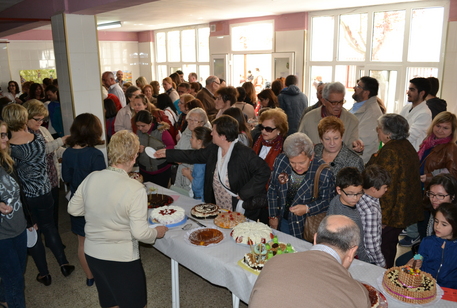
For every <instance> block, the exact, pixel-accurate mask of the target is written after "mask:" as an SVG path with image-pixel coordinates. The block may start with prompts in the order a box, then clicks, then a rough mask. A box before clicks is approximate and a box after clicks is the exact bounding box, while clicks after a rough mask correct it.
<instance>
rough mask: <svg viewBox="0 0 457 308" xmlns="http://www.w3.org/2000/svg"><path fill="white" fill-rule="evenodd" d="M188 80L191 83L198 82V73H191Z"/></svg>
mask: <svg viewBox="0 0 457 308" xmlns="http://www.w3.org/2000/svg"><path fill="white" fill-rule="evenodd" d="M188 78H189V82H198V76H197V73H190V74H189V77H188Z"/></svg>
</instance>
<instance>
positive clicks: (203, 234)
mask: <svg viewBox="0 0 457 308" xmlns="http://www.w3.org/2000/svg"><path fill="white" fill-rule="evenodd" d="M223 239H224V235H223V234H222V232H221V231H219V230H217V229H213V228H204V229H198V230H195V231H194V232H192V233H191V234H190V235H189V241H190V242H191V243H192V244H194V245H197V246H208V245H210V244H217V243H219V242H220V241H222V240H223Z"/></svg>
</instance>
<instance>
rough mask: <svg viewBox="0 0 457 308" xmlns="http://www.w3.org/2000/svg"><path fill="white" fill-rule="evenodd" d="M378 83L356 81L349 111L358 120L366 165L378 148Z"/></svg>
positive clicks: (375, 81) (365, 78)
mask: <svg viewBox="0 0 457 308" xmlns="http://www.w3.org/2000/svg"><path fill="white" fill-rule="evenodd" d="M378 89H379V83H378V81H377V80H376V79H375V78H373V77H368V76H364V77H362V78H360V80H358V81H357V84H356V85H355V87H354V94H353V95H352V98H353V99H354V100H355V101H356V103H355V104H354V105H353V106H352V109H351V110H349V112H350V113H352V114H354V115H355V116H356V117H357V119H358V120H359V137H360V139H361V140H362V141H363V144H364V145H365V149H364V150H363V154H362V159H363V162H364V163H365V164H366V163H367V162H368V161H369V160H370V157H371V155H373V154H374V153H376V152H377V151H378V148H379V141H378V133H377V131H376V127H377V125H378V124H377V123H378V122H377V120H378V118H379V117H380V116H382V111H381V108H380V107H379V104H378V102H377V95H378Z"/></svg>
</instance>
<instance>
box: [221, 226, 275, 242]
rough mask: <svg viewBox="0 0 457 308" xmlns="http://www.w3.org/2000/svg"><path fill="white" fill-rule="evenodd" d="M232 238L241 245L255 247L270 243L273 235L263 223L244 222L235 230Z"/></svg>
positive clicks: (231, 234) (231, 233)
mask: <svg viewBox="0 0 457 308" xmlns="http://www.w3.org/2000/svg"><path fill="white" fill-rule="evenodd" d="M230 236H231V237H232V238H233V239H234V240H235V242H237V243H240V244H247V245H255V244H260V243H263V244H265V243H266V242H268V241H270V240H271V239H272V238H273V233H272V232H271V229H270V227H268V226H267V225H265V224H263V223H261V222H243V223H240V224H239V225H237V226H236V227H234V228H233V230H232V232H230Z"/></svg>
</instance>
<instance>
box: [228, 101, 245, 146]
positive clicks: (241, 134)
mask: <svg viewBox="0 0 457 308" xmlns="http://www.w3.org/2000/svg"><path fill="white" fill-rule="evenodd" d="M223 114H225V115H228V116H231V117H232V118H234V119H235V120H236V121H237V122H238V127H239V130H238V139H239V141H240V142H241V143H242V144H244V145H245V146H247V147H252V137H251V130H250V129H249V127H248V124H247V123H246V118H245V117H244V114H243V112H241V110H240V109H238V108H229V109H227V110H225V111H224V113H223Z"/></svg>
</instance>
